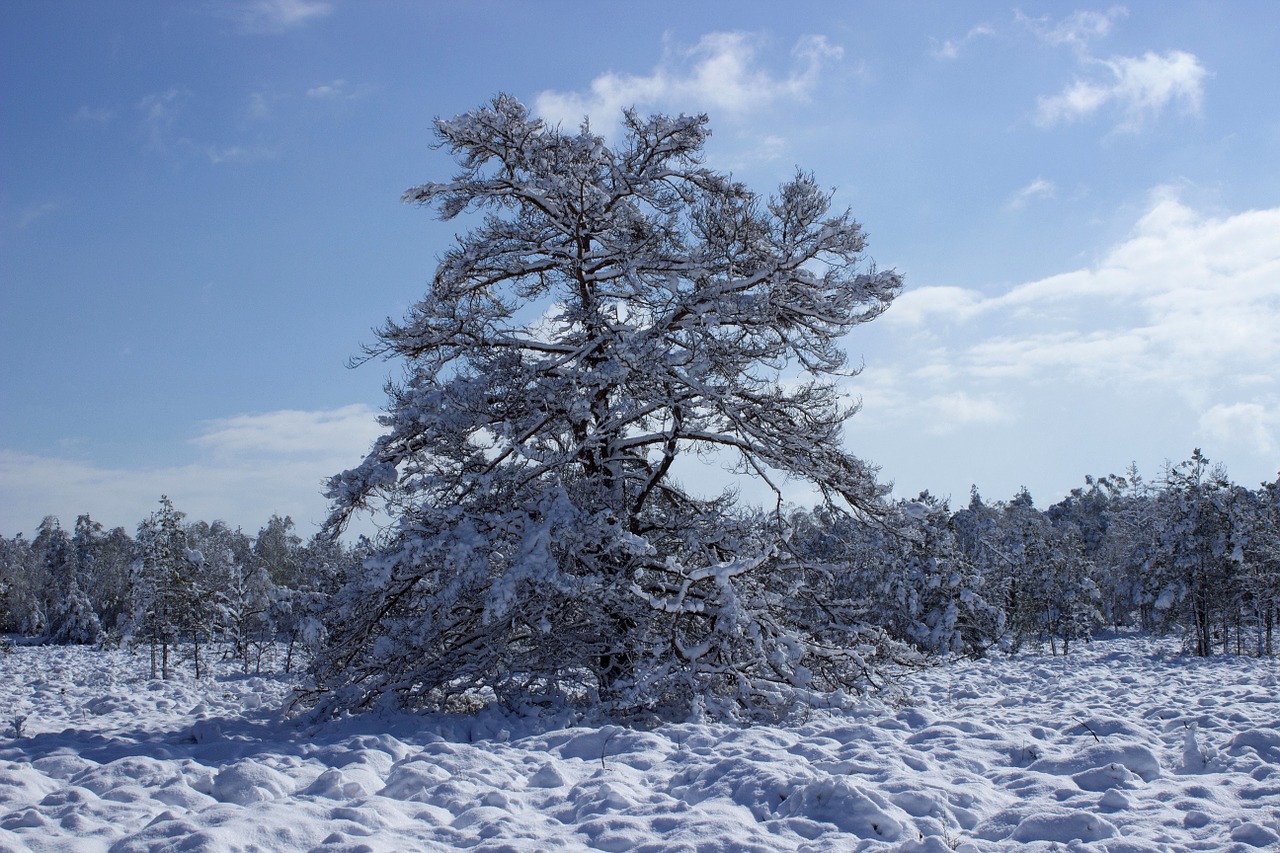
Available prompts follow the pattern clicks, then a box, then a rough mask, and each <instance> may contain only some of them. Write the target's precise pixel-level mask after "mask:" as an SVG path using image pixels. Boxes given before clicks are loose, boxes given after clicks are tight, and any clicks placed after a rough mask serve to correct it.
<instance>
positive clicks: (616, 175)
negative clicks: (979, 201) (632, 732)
mask: <svg viewBox="0 0 1280 853" xmlns="http://www.w3.org/2000/svg"><path fill="white" fill-rule="evenodd" d="M709 132H710V131H709V130H708V127H707V119H706V117H705V116H679V117H674V118H673V117H667V116H654V117H651V118H647V119H645V118H642V117H640V116H638V115H637V114H635V113H634V112H627V113H626V114H625V141H624V142H622V143H621V144H620V145H618V146H616V147H611V146H610V145H608V144H606V142H605V140H604V139H603V138H601V137H600V136H597V135H595V134H593V133H591V132H590V130H589V129H588V128H587V127H586V126H585V125H584V126H583V128H582V129H581V130H580V131H579V132H576V133H571V132H565V131H562V130H561V129H560V128H558V127H551V126H548V125H546V124H544V123H543V122H542V121H540V120H538V119H536V118H534V117H532V116H531V115H530V114H529V112H528V110H527V109H526V108H525V107H524V106H523V105H521V104H520V103H519V102H518V101H517V100H515V99H514V98H512V97H509V96H506V95H502V96H499V97H497V98H495V99H494V100H493V102H492V103H491V104H490V105H487V106H485V107H483V108H480V109H477V110H475V111H473V112H470V113H467V114H465V115H461V116H458V117H456V118H453V119H447V120H437V122H436V133H437V136H438V138H439V142H440V145H441V146H443V147H446V148H448V149H449V150H450V151H451V152H452V153H453V154H454V155H455V157H456V158H457V160H458V161H459V163H460V164H461V170H460V172H459V173H458V174H457V176H456V177H455V178H454V179H453V180H451V181H446V182H442V183H429V184H424V185H422V186H419V187H415V188H413V189H411V190H409V191H408V192H407V193H406V194H405V199H406V200H407V201H409V202H413V203H417V204H422V205H428V206H434V207H435V208H436V209H437V210H438V211H439V213H440V215H441V217H442V218H444V219H453V218H455V217H457V216H459V215H461V214H463V213H470V212H475V213H484V216H483V220H482V221H480V222H479V224H478V225H477V226H476V227H475V228H474V229H473V230H472V231H471V232H470V233H468V234H465V235H463V236H461V237H459V238H458V241H457V243H456V245H455V246H454V247H453V248H452V249H450V250H449V251H448V252H447V253H446V254H445V255H444V256H443V258H442V260H441V262H440V265H439V267H438V269H437V270H436V273H435V275H434V277H433V279H432V281H431V286H430V290H429V292H428V293H427V295H426V296H425V297H424V298H423V299H422V300H421V301H420V302H418V303H417V304H416V305H414V306H413V307H412V308H411V309H410V311H409V312H408V315H407V316H406V317H405V318H404V320H403V321H401V322H392V321H388V323H387V324H386V325H385V327H383V328H382V329H381V330H380V331H379V339H378V342H377V343H376V344H374V345H372V346H371V347H369V348H368V350H367V355H368V356H369V357H388V358H398V359H403V360H404V362H405V368H406V374H405V378H404V380H403V381H402V382H398V383H393V384H391V385H390V386H389V394H390V401H389V403H388V406H387V409H386V414H385V415H384V416H383V418H382V423H383V426H384V427H385V428H386V430H387V431H386V434H385V435H383V436H382V437H381V438H380V439H378V441H377V442H376V443H375V445H374V447H373V449H372V451H371V452H370V453H369V455H368V456H367V458H366V459H365V460H364V462H363V464H361V465H359V466H358V467H356V468H353V469H351V470H349V471H347V472H345V473H343V474H340V475H338V476H337V477H335V478H334V479H333V480H332V481H331V483H330V488H329V494H330V496H331V498H332V499H333V501H334V512H333V516H332V518H331V523H330V527H331V529H337V528H340V527H341V526H342V525H343V524H344V523H345V520H346V519H347V518H348V516H349V515H350V514H351V513H352V512H355V511H357V510H359V509H361V508H365V507H369V506H378V507H380V508H382V509H384V510H385V511H387V512H388V513H389V514H390V515H391V516H392V517H393V518H395V519H396V520H397V523H396V526H395V527H394V529H393V530H392V531H391V532H390V533H389V535H388V536H387V537H386V541H385V543H383V544H384V547H382V548H381V549H380V552H379V553H378V554H377V555H375V556H374V557H372V558H371V559H369V560H368V561H367V562H366V567H365V570H364V573H363V576H362V577H360V578H358V579H357V580H356V581H355V582H353V583H352V584H349V585H348V586H347V588H346V589H345V590H344V591H343V592H342V594H341V595H340V596H339V599H338V603H337V606H336V607H335V608H334V609H333V618H332V619H331V621H330V624H329V635H330V642H329V645H328V647H327V649H326V651H325V652H324V654H323V655H321V656H320V658H319V659H318V661H317V667H316V670H315V674H316V678H317V681H318V685H319V687H320V689H322V690H323V691H326V692H327V700H326V701H327V702H328V704H329V705H330V706H334V707H340V706H365V705H369V704H371V703H374V702H378V701H380V700H383V699H391V700H394V701H397V702H399V703H401V704H406V705H410V706H426V707H438V706H440V705H441V704H442V703H444V702H445V701H447V700H448V698H449V697H450V696H451V695H455V694H457V693H459V692H464V691H468V690H472V689H476V688H484V689H487V690H490V691H493V692H494V693H496V695H497V696H498V697H499V698H500V699H501V700H502V701H505V702H508V703H516V702H520V701H524V700H525V699H527V698H529V697H537V696H544V697H545V696H548V695H550V696H552V697H563V696H564V695H565V694H570V695H577V696H581V697H584V698H590V699H595V700H597V701H599V702H602V703H604V704H605V705H607V706H609V707H611V708H613V709H614V710H619V711H639V710H645V709H648V710H656V711H664V712H674V713H688V712H689V710H690V709H692V708H695V707H707V708H709V709H710V710H711V711H712V712H713V713H722V714H729V715H732V714H739V713H744V714H754V713H770V712H775V711H776V710H777V709H778V708H779V707H782V706H785V704H786V703H787V702H788V701H790V700H791V699H792V698H793V696H794V694H795V693H796V692H797V691H810V690H827V689H833V688H837V687H851V686H857V685H859V684H861V683H863V679H864V678H865V677H866V676H867V675H868V673H869V672H871V671H873V670H874V668H875V667H876V666H877V665H878V661H876V660H872V659H869V658H868V656H869V655H871V654H872V647H871V646H870V645H869V644H867V643H865V642H864V640H865V632H864V631H863V629H862V626H860V625H859V624H856V623H851V622H848V621H845V615H844V614H845V612H846V611H844V610H843V609H842V606H841V605H842V602H841V601H840V600H839V599H838V598H830V596H833V595H834V587H833V586H832V584H831V578H830V576H829V575H828V574H827V573H825V572H824V571H822V570H820V569H817V568H815V567H813V566H811V565H808V564H806V563H805V562H804V561H803V560H799V559H796V558H794V557H793V556H792V555H790V554H789V553H788V543H787V535H786V526H785V520H784V518H783V516H782V513H780V512H776V513H774V514H773V515H771V516H770V517H769V518H768V519H765V518H762V517H759V516H752V517H744V514H743V513H742V512H740V511H739V510H738V508H737V507H736V506H735V505H734V501H733V499H732V496H731V495H729V494H726V495H722V496H719V497H704V496H702V495H699V494H698V493H696V492H694V491H692V490H690V489H688V488H685V487H683V486H682V485H681V484H680V483H679V482H678V481H677V480H676V479H675V477H674V476H673V466H674V465H675V463H676V460H677V459H679V458H681V457H682V456H686V455H688V454H691V453H692V454H697V453H702V452H709V451H715V452H718V453H721V454H724V455H725V457H726V458H729V459H732V460H736V464H737V466H738V468H739V470H741V471H743V472H750V473H754V474H755V475H758V476H760V477H763V478H765V480H766V481H767V482H769V483H771V484H772V483H775V482H777V480H776V477H777V474H778V472H785V473H786V474H789V475H791V476H798V477H802V478H805V479H807V480H809V481H810V482H812V483H814V484H815V485H816V486H817V488H818V489H819V491H820V492H821V494H822V495H823V496H824V497H825V498H826V499H827V500H829V501H831V502H832V503H833V504H835V503H839V504H842V505H843V506H845V507H847V508H851V510H852V511H854V512H867V511H873V512H878V511H879V507H880V505H879V502H880V500H881V496H882V494H883V489H882V487H881V486H880V485H878V484H877V482H876V480H875V472H874V469H872V468H871V467H870V466H868V465H866V464H865V463H863V462H862V461H860V460H859V459H857V458H855V457H854V456H851V455H850V454H849V453H848V452H846V451H845V450H844V449H843V447H842V445H841V438H840V428H841V424H842V423H843V421H844V420H845V418H846V417H848V416H849V414H851V408H850V407H848V406H846V405H844V404H843V403H842V401H841V399H840V398H839V395H838V393H837V391H836V389H835V387H834V384H833V383H832V382H831V380H830V378H829V377H831V376H832V375H836V374H841V373H842V372H849V371H848V370H847V363H846V356H845V353H844V352H843V351H842V349H841V348H840V346H839V342H840V340H841V338H843V336H844V335H845V334H847V333H848V332H849V331H851V330H852V329H853V328H854V327H856V326H858V325H859V324H861V323H865V322H867V321H869V320H871V319H873V318H874V317H876V316H878V315H879V314H880V312H881V311H882V310H884V308H885V307H886V306H887V305H888V304H889V302H890V301H891V300H892V299H893V297H894V296H895V295H896V294H897V292H898V290H899V288H900V286H901V280H900V278H899V276H898V275H897V274H896V273H893V272H878V271H876V270H875V269H873V268H869V267H867V266H865V265H864V264H863V262H862V255H863V251H864V246H865V238H864V235H863V232H862V229H861V227H860V226H859V225H858V223H856V222H855V221H854V220H853V219H852V218H851V217H850V215H849V214H848V213H847V212H845V213H841V212H833V211H832V209H831V199H830V196H829V195H828V193H827V192H826V191H824V190H822V189H821V188H820V187H819V186H818V184H817V183H816V182H815V181H814V179H813V178H812V177H810V176H809V175H806V174H797V175H796V176H795V177H794V178H793V179H792V180H791V181H789V182H788V183H786V184H785V185H784V186H783V187H782V188H781V189H780V190H779V192H778V194H777V195H776V196H774V197H772V198H768V199H763V198H761V197H759V196H757V195H756V194H755V193H753V192H751V191H750V190H748V189H747V188H746V187H744V186H742V185H741V184H738V183H735V182H733V181H732V180H730V179H729V178H727V177H726V176H724V175H721V174H717V173H716V172H713V171H711V170H710V169H707V168H705V167H703V166H702V164H701V161H702V154H703V147H704V143H705V141H706V138H707V136H708V134H709Z"/></svg>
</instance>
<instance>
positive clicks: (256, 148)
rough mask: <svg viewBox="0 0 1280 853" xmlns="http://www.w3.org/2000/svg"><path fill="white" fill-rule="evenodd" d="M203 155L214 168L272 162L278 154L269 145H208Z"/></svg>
mask: <svg viewBox="0 0 1280 853" xmlns="http://www.w3.org/2000/svg"><path fill="white" fill-rule="evenodd" d="M205 155H206V156H207V157H208V158H209V162H210V163H212V164H213V165H215V166H221V165H223V164H236V163H257V162H260V161H262V160H274V159H276V158H277V157H279V156H280V152H279V151H278V150H277V149H276V148H274V147H272V146H269V145H209V146H206V148H205Z"/></svg>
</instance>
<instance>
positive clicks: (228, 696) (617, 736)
mask: <svg viewBox="0 0 1280 853" xmlns="http://www.w3.org/2000/svg"><path fill="white" fill-rule="evenodd" d="M146 676H147V659H146V656H145V654H138V655H136V656H132V657H131V656H130V655H129V654H128V653H125V652H97V651H93V650H91V649H79V648H17V649H15V650H14V651H13V652H12V653H11V654H8V655H3V656H0V715H7V716H0V727H2V728H3V729H4V730H5V731H4V733H3V734H2V735H0V849H4V850H11V849H12V850H27V849H30V850H37V851H43V850H113V851H142V850H152V851H159V850H166V851H220V850H269V851H276V850H311V849H315V850H325V851H339V850H342V851H356V850H374V851H397V853H399V851H407V850H448V849H455V848H465V849H470V850H485V851H499V850H505V851H537V850H613V851H646V850H648V851H660V850H661V851H751V850H760V851H766V850H769V851H771V850H797V851H798V850H812V851H818V850H828V851H850V850H902V851H936V853H944V851H948V850H967V851H988V850H1012V849H1018V850H1026V851H1048V850H1065V849H1070V850H1096V851H1111V853H1120V851H1182V850H1205V851H1233V850H1236V851H1248V850H1255V849H1280V686H1278V681H1280V667H1278V665H1277V663H1276V661H1274V660H1262V661H1259V660H1256V659H1252V658H1244V657H1223V658H1216V659H1213V660H1209V661H1201V660H1196V659H1191V658H1186V657H1182V656H1179V655H1177V654H1176V646H1175V645H1173V644H1172V643H1170V642H1167V641H1161V642H1156V641H1150V640H1145V639H1135V638H1124V639H1113V640H1105V641H1097V642H1095V643H1093V644H1092V645H1088V646H1081V647H1080V648H1079V650H1078V651H1075V650H1073V652H1072V654H1071V657H1070V658H1069V659H1067V660H1065V661H1064V660H1063V659H1062V658H1053V657H1050V656H1048V655H1039V654H1030V655H1023V656H1019V657H1016V658H1008V657H997V658H995V659H993V660H988V661H979V662H976V663H959V664H955V665H952V666H949V667H945V668H939V669H936V670H933V671H929V672H924V673H920V674H917V675H915V676H913V677H911V679H910V680H909V681H908V682H907V683H906V684H905V685H904V690H903V692H902V694H901V695H900V696H899V697H897V698H895V699H893V700H892V701H881V700H869V701H867V702H866V703H864V704H863V705H862V706H860V707H859V708H858V709H857V710H854V711H849V712H842V713H827V712H814V713H812V714H811V715H809V716H808V718H807V719H803V720H799V721H797V722H796V723H794V724H792V725H789V726H786V727H769V726H757V727H754V728H739V727H732V726H725V725H704V724H696V725H695V724H680V725H667V726H662V727H660V728H658V729H656V730H653V731H637V730H629V729H623V728H620V727H616V726H604V727H580V728H569V729H553V730H546V728H545V726H542V727H539V726H538V725H537V724H535V723H532V722H528V721H521V720H513V719H509V718H507V719H504V718H502V717H500V716H498V715H496V714H482V715H480V716H479V717H477V718H467V719H464V718H452V717H451V718H443V717H440V718H409V717H396V718H387V717H365V718H360V719H354V720H345V721H339V722H335V723H329V724H325V725H322V726H316V725H314V724H310V725H308V724H305V723H300V722H297V721H281V719H280V717H279V714H278V711H277V709H278V708H279V707H280V705H281V702H282V700H283V697H284V696H285V695H286V693H287V691H288V688H289V685H288V683H287V682H286V681H285V680H283V679H277V678H266V677H262V678H250V677H245V676H237V675H233V674H231V670H230V669H225V670H222V674H221V675H219V676H218V677H216V678H206V679H204V680H202V681H200V682H195V681H193V680H191V679H190V678H189V677H186V676H183V677H180V678H176V679H174V680H172V681H170V682H167V683H166V682H160V681H152V680H150V679H148V678H147V677H146ZM20 716H25V717H26V721H25V724H24V726H23V736H22V737H21V738H14V737H13V731H12V723H13V721H14V720H15V719H16V718H18V717H20Z"/></svg>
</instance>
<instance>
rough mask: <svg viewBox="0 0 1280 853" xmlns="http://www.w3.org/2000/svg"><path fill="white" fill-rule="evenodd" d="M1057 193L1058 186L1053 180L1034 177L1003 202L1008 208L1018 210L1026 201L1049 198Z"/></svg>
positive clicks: (1024, 205)
mask: <svg viewBox="0 0 1280 853" xmlns="http://www.w3.org/2000/svg"><path fill="white" fill-rule="evenodd" d="M1057 194H1058V187H1057V185H1056V184H1054V182H1053V181H1050V180H1046V179H1045V178H1036V179H1035V180H1034V181H1032V182H1031V183H1029V184H1027V185H1026V186H1025V187H1023V188H1022V189H1020V190H1018V191H1017V192H1016V193H1014V194H1013V196H1012V197H1011V198H1010V199H1009V201H1008V202H1006V203H1005V207H1006V208H1007V209H1008V210H1020V209H1021V208H1023V207H1026V206H1027V203H1028V202H1030V201H1033V200H1035V199H1041V198H1044V199H1049V198H1053V197H1054V196H1056V195H1057Z"/></svg>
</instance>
